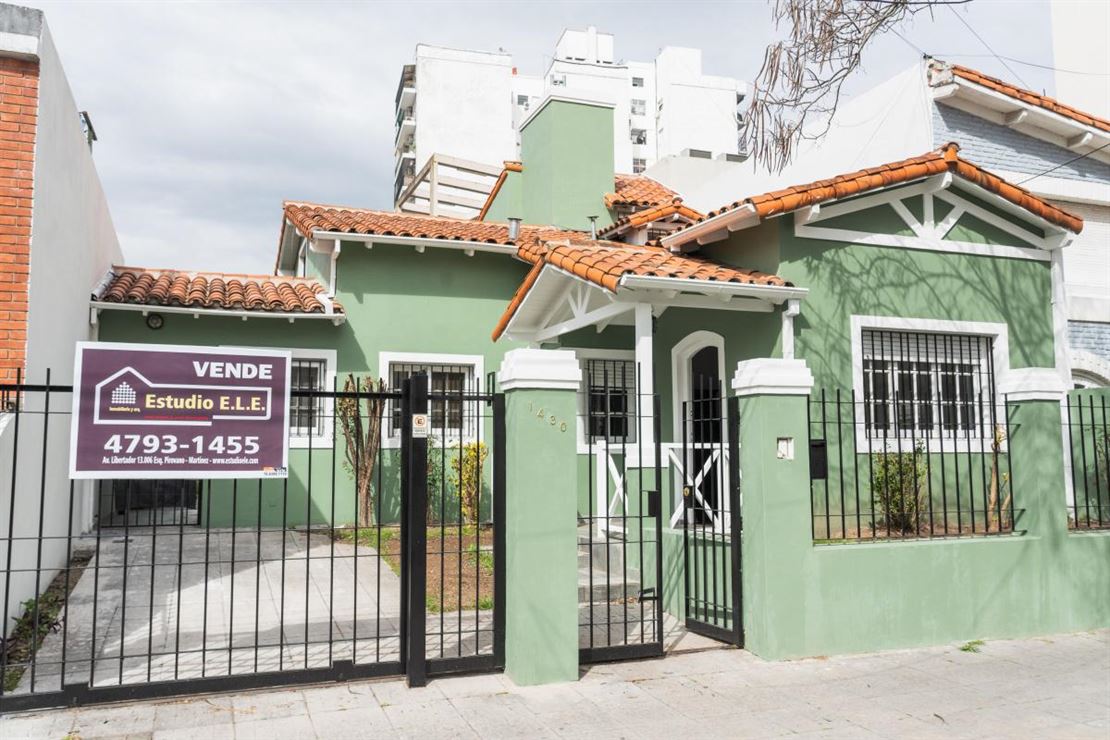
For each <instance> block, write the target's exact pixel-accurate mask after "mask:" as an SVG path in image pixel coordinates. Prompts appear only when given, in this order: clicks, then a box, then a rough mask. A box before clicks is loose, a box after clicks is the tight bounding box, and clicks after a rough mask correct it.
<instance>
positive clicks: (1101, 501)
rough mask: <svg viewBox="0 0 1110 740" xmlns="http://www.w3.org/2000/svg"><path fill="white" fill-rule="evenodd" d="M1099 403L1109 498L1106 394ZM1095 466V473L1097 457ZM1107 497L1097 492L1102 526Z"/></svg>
mask: <svg viewBox="0 0 1110 740" xmlns="http://www.w3.org/2000/svg"><path fill="white" fill-rule="evenodd" d="M1099 405H1100V406H1101V407H1102V439H1103V444H1104V445H1106V449H1105V450H1104V454H1103V456H1102V464H1103V465H1104V466H1105V468H1106V469H1105V470H1104V471H1103V472H1104V473H1105V476H1104V477H1105V479H1106V492H1107V494H1108V496H1107V499H1110V431H1108V429H1107V425H1106V396H1103V397H1102V398H1101V399H1099ZM1095 468H1096V473H1097V469H1098V460H1097V459H1096V460H1095ZM1072 477H1073V478H1074V477H1075V476H1072ZM1010 490H1013V487H1012V485H1011V488H1010ZM1107 499H1104V498H1103V496H1102V493H1101V492H1100V493H1099V498H1098V523H1099V526H1102V525H1103V522H1104V521H1105V520H1104V519H1103V516H1102V513H1103V511H1104V510H1105V509H1106V508H1107V505H1108V504H1110V501H1108V500H1107Z"/></svg>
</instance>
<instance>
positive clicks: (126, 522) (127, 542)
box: [119, 480, 131, 685]
mask: <svg viewBox="0 0 1110 740" xmlns="http://www.w3.org/2000/svg"><path fill="white" fill-rule="evenodd" d="M123 506H124V515H123V593H122V594H121V596H122V598H121V600H120V618H119V683H120V684H121V685H122V684H123V658H124V643H125V642H126V638H127V571H128V566H129V561H130V554H131V553H130V548H131V481H130V480H129V481H127V492H126V493H125V494H124V504H123Z"/></svg>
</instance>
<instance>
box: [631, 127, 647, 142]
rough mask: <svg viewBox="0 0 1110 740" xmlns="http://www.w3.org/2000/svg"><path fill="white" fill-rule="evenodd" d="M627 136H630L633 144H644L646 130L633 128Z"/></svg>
mask: <svg viewBox="0 0 1110 740" xmlns="http://www.w3.org/2000/svg"><path fill="white" fill-rule="evenodd" d="M629 138H631V140H632V143H633V144H646V143H647V131H646V130H645V129H642V128H634V129H632V133H631V135H630V137H629Z"/></svg>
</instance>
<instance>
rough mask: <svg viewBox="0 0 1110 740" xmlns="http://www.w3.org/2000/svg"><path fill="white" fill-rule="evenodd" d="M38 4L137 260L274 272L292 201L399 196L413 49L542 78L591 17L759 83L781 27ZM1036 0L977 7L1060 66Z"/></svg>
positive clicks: (1022, 45)
mask: <svg viewBox="0 0 1110 740" xmlns="http://www.w3.org/2000/svg"><path fill="white" fill-rule="evenodd" d="M30 4H34V5H36V6H38V7H42V8H43V9H44V10H45V11H46V15H47V23H48V24H49V26H50V28H51V31H52V33H53V35H54V38H55V42H56V44H57V46H58V50H59V53H60V54H61V56H62V61H63V64H64V65H65V69H66V74H67V76H68V77H69V81H70V86H71V88H72V89H73V91H74V96H75V97H76V99H77V102H78V106H79V107H80V108H82V109H87V110H89V111H90V113H91V114H92V117H93V122H94V124H95V125H96V130H97V133H98V134H99V135H100V141H99V142H98V143H97V145H96V150H95V157H96V162H97V167H98V170H99V172H100V176H101V179H102V181H103V182H104V185H105V189H106V191H107V193H108V200H109V204H110V206H111V209H112V214H113V218H114V221H115V223H116V227H117V229H118V231H119V235H120V242H121V244H122V246H123V250H124V255H125V257H126V259H127V260H128V261H129V262H132V263H135V264H143V265H152V266H172V267H185V268H194V269H213V270H227V271H252V272H259V271H261V272H268V271H269V270H271V269H272V267H273V255H274V249H275V247H276V243H277V237H278V230H279V228H280V225H281V202H282V200H284V199H304V200H318V201H323V202H328V203H340V204H349V205H357V206H366V207H374V208H390V207H391V206H392V203H391V197H392V181H393V154H392V148H393V133H394V129H393V99H394V93H395V91H396V85H397V79H398V75H399V73H400V67H401V65H402V64H405V63H407V62H410V61H411V60H412V57H413V52H414V48H415V46H416V44H417V43H419V42H424V43H431V44H437V45H443V46H452V47H457V48H477V49H489V50H496V49H497V48H499V47H500V48H504V49H506V50H507V51H510V52H512V53H513V54H514V61H515V62H516V64H517V66H518V67H520V69H521V72H522V73H527V74H538V73H541V72H542V71H543V69H544V67H545V66H546V55H549V54H550V53H551V51H552V50H553V48H554V44H555V41H556V39H557V38H558V35H559V33H560V31H561V30H562V29H563V28H564V27H567V26H570V27H583V26H585V25H588V24H593V25H597V26H598V27H599V28H601V29H603V30H607V31H611V32H613V33H614V34H615V35H616V44H617V53H618V56H621V57H624V58H629V59H645V60H646V59H650V58H651V57H652V56H654V54H655V53H656V51H657V50H658V49H659V48H661V47H663V46H665V45H673V46H694V47H700V48H702V49H703V50H704V57H705V69H706V71H707V72H709V73H711V74H724V75H732V76H736V77H740V78H741V79H751V78H752V77H753V76H754V75H755V74H756V73H757V72H758V70H759V64H760V61H761V59H762V50H763V47H764V45H765V44H766V42H767V41H768V39H769V38H770V37H771V33H772V29H771V26H770V15H769V12H768V10H767V8H766V6H764V5H763V4H759V3H686V4H684V5H683V6H682V12H675V10H676V8H675V6H674V5H673V4H662V3H661V4H652V3H648V2H641V3H637V4H628V3H597V2H594V3H545V4H540V3H515V4H510V3H500V2H489V3H457V2H454V3H419V2H409V3H385V2H380V3H323V2H318V3H310V4H309V3H305V4H293V3H272V4H260V3H259V4H256V3H241V4H231V3H219V4H217V3H189V4H172V3H108V2H101V3H55V2H41V3H30ZM1042 5H1043V4H1042ZM1042 5H1035V4H1028V3H1020V4H1006V5H1005V9H1006V10H1005V13H1000V12H998V10H997V9H998V8H999V6H997V5H995V6H993V8H992V7H991V6H990V5H989V4H987V5H986V6H985V7H983V8H972V9H970V10H968V11H967V12H968V16H967V17H968V18H969V20H970V21H971V22H972V23H973V24H974V23H977V24H978V26H977V27H978V28H980V33H981V34H984V35H986V36H987V38H988V40H990V41H991V43H992V45H994V46H995V49H996V51H998V52H999V53H1002V54H1011V55H1014V56H1018V57H1021V58H1032V59H1033V61H1042V62H1043V61H1045V60H1046V59H1047V60H1048V61H1049V63H1050V61H1051V53H1050V49H1049V52H1047V53H1046V51H1045V49H1046V48H1049V47H1048V46H1047V45H1048V39H1047V36H1048V25H1047V22H1046V21H1047V12H1048V11H1047V9H1046V7H1042ZM960 12H964V11H960ZM976 13H977V15H976ZM986 19H989V22H987V20H986ZM1038 24H1039V26H1038ZM1029 29H1043V33H1041V32H1040V31H1038V32H1036V33H1030V31H1029ZM906 35H907V37H908V38H910V39H911V41H913V42H914V43H917V44H918V45H919V46H923V48H926V49H928V50H930V51H936V52H947V51H953V52H955V51H966V50H968V49H970V50H971V51H973V52H977V53H983V52H984V51H985V50H983V49H982V47H981V45H980V44H979V42H977V41H976V40H975V39H974V38H972V37H971V36H970V35H969V34H968V32H967V30H966V28H964V27H963V26H962V24H959V23H958V21H956V19H955V18H953V17H950V14H946V13H943V12H941V11H937V19H936V20H931V19H929V18H926V17H925V16H924V15H922V16H919V17H918V19H917V20H915V22H914V23H913V25H912V26H911V27H910V28H908V29H907V31H906ZM1041 36H1043V37H1044V38H1043V40H1038V39H1039V38H1040V37H1041ZM956 40H958V41H956ZM1007 40H1008V41H1007ZM934 42H935V43H937V44H941V45H942V46H945V47H951V46H952V45H953V44H956V45H958V46H959V47H961V48H959V49H955V48H934ZM918 56H919V55H918V53H917V52H916V51H914V50H913V49H912V48H910V47H909V46H907V45H906V44H905V43H904V42H903V41H901V40H899V39H897V38H895V37H888V38H884V39H882V40H880V42H879V43H878V44H876V47H875V49H874V50H873V51H872V52H871V53H869V54H868V57H867V63H868V72H869V73H870V74H871V75H873V77H872V79H877V78H882V77H886V76H889V75H890V74H893V73H894V72H895V71H897V70H899V69H903V68H905V67H906V66H908V65H909V64H911V63H912V62H913V60H914V59H916V58H917V57H918ZM977 61H981V62H982V61H987V62H991V64H980V65H978V66H980V67H981V68H983V69H984V70H985V71H990V72H992V73H999V74H1005V70H999V69H998V68H997V65H995V64H994V62H993V60H991V59H988V60H981V59H980V60H977ZM1021 71H1022V73H1023V76H1024V73H1025V72H1026V70H1025V69H1022V70H1021ZM1042 78H1043V76H1042ZM1048 79H1050V77H1049V78H1048ZM856 84H863V83H862V82H860V83H856Z"/></svg>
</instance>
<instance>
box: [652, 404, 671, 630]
mask: <svg viewBox="0 0 1110 740" xmlns="http://www.w3.org/2000/svg"><path fill="white" fill-rule="evenodd" d="M652 413H653V414H654V417H653V419H652V427H653V429H654V432H655V461H654V462H655V487H656V488H657V489H658V491H659V492H658V494H657V495H658V496H659V512H658V515H657V516H656V517H655V629H654V630H652V641H653V642H659V643H660V644H661V643H662V642H663V517H664V516H666V512H667V511H668V510H669V507H668V509H664V508H663V459H662V455H663V446H662V442H661V441H660V440H661V435H660V433H659V432H660V410H659V394H658V393H652Z"/></svg>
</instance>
